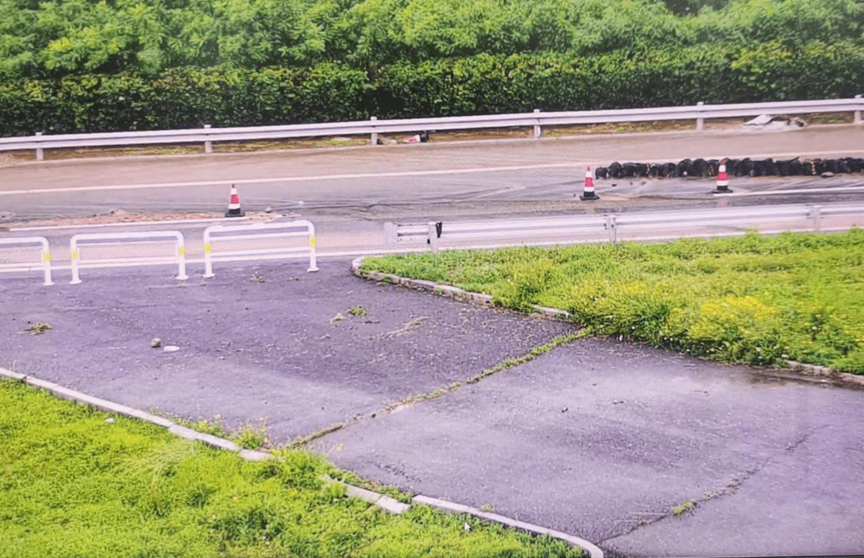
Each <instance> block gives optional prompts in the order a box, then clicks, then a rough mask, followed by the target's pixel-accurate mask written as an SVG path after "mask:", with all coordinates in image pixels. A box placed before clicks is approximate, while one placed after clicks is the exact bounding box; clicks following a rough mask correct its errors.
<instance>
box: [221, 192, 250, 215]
mask: <svg viewBox="0 0 864 558" xmlns="http://www.w3.org/2000/svg"><path fill="white" fill-rule="evenodd" d="M244 215H246V214H245V213H243V210H242V209H240V196H239V195H237V186H235V185H234V184H232V185H231V199H230V200H229V202H228V211H226V212H225V217H243V216H244Z"/></svg>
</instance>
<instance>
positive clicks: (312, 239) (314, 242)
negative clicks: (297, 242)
mask: <svg viewBox="0 0 864 558" xmlns="http://www.w3.org/2000/svg"><path fill="white" fill-rule="evenodd" d="M309 246H311V247H312V248H315V247H316V246H318V239H317V238H315V237H314V236H310V237H309Z"/></svg>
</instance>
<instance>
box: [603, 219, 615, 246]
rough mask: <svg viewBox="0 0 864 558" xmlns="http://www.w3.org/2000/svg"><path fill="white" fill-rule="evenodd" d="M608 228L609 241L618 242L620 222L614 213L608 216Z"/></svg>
mask: <svg viewBox="0 0 864 558" xmlns="http://www.w3.org/2000/svg"><path fill="white" fill-rule="evenodd" d="M605 227H606V230H607V231H609V242H611V243H613V244H614V243H616V242H618V224H617V222H616V220H615V216H614V215H607V216H606V225H605Z"/></svg>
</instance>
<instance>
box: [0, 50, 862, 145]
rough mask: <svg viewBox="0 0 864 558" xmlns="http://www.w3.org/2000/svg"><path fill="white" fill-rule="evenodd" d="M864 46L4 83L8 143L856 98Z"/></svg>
mask: <svg viewBox="0 0 864 558" xmlns="http://www.w3.org/2000/svg"><path fill="white" fill-rule="evenodd" d="M862 91H864V46H856V45H855V44H853V43H851V42H845V43H839V44H834V45H828V44H826V43H819V42H813V43H809V44H806V45H803V46H800V47H790V46H786V45H784V44H781V43H779V42H772V43H764V44H761V45H759V46H757V47H753V48H749V47H748V48H727V49H717V48H710V47H706V46H695V47H692V48H688V49H684V50H660V51H655V52H652V53H648V54H628V53H626V52H624V51H618V52H614V53H610V54H605V55H602V56H591V57H573V56H567V55H562V54H522V55H510V56H504V55H501V56H492V55H488V54H482V55H478V56H473V57H470V58H455V59H445V60H434V61H428V62H421V63H418V64H414V63H408V62H402V63H397V64H393V65H390V66H385V67H383V68H380V69H379V70H377V71H376V72H369V73H367V72H365V71H360V70H355V69H351V68H349V67H347V66H345V65H338V64H332V63H321V64H318V65H316V66H313V67H311V68H305V69H295V68H265V69H262V70H243V69H231V68H212V69H208V70H198V69H193V68H177V69H172V70H167V71H164V72H162V73H160V74H158V75H157V76H153V77H149V76H144V75H132V74H115V75H82V76H75V77H72V76H68V77H64V78H61V79H42V80H14V81H8V82H0V135H5V136H10V135H27V134H31V133H33V132H37V131H43V132H46V133H63V132H65V133H75V132H102V131H120V130H159V129H177V128H197V127H200V126H202V125H204V124H210V125H212V126H214V127H228V126H258V125H275V124H291V123H306V122H329V121H349V120H365V119H368V118H369V117H370V116H371V115H376V116H378V117H379V118H411V117H444V116H461V115H471V114H503V113H514V112H530V111H532V110H533V109H535V108H538V109H541V110H544V111H570V110H599V109H615V108H639V107H650V106H676V105H690V104H695V103H697V102H698V101H704V102H706V103H743V102H758V101H777V100H800V99H825V98H843V97H852V96H854V95H856V94H858V93H860V92H862Z"/></svg>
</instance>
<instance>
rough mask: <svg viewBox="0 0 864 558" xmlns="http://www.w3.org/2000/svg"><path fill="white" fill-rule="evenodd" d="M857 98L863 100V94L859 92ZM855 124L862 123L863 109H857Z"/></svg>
mask: <svg viewBox="0 0 864 558" xmlns="http://www.w3.org/2000/svg"><path fill="white" fill-rule="evenodd" d="M855 98H856V99H858V100H859V101H860V100H861V94H860V93H859V94H858V95H855ZM853 124H861V111H860V110H856V111H855V119H854V120H853Z"/></svg>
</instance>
